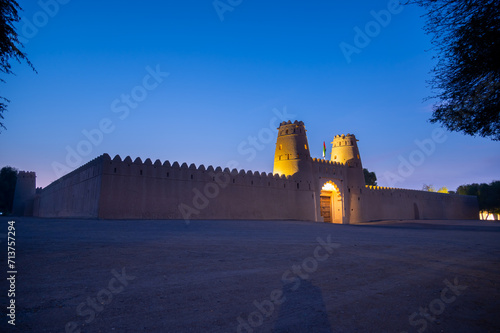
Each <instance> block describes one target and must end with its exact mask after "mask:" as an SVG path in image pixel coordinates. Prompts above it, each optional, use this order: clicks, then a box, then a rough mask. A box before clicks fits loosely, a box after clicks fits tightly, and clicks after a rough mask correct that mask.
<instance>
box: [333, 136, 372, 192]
mask: <svg viewBox="0 0 500 333" xmlns="http://www.w3.org/2000/svg"><path fill="white" fill-rule="evenodd" d="M357 142H358V140H357V139H356V136H355V135H354V134H349V133H347V135H344V134H342V135H336V136H335V137H334V138H333V142H332V156H331V161H332V162H337V163H341V164H345V165H346V166H347V168H348V171H347V172H348V175H347V176H348V179H349V185H350V186H364V185H365V178H364V175H363V165H362V164H361V158H360V156H359V149H358V144H357Z"/></svg>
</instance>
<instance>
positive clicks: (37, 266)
mask: <svg viewBox="0 0 500 333" xmlns="http://www.w3.org/2000/svg"><path fill="white" fill-rule="evenodd" d="M14 220H15V221H16V223H15V226H16V265H17V271H18V274H17V276H16V286H15V288H16V291H15V294H16V296H15V301H16V303H15V304H16V318H15V323H16V325H15V327H14V326H11V325H9V324H8V323H7V321H8V320H9V318H8V317H7V316H6V313H7V309H6V306H7V302H8V301H9V299H8V297H7V292H8V289H9V285H8V284H7V279H6V276H7V273H6V272H7V249H6V248H7V244H6V243H7V238H6V234H7V221H8V219H7V218H4V217H2V218H0V237H1V238H0V240H1V243H0V247H1V251H0V267H2V276H3V278H2V281H1V282H0V288H1V289H0V295H1V296H0V301H1V307H2V318H1V320H0V331H2V332H79V331H81V332H142V331H144V332H245V333H246V332H500V262H499V261H500V260H499V259H500V223H498V222H496V223H495V222H485V221H399V222H378V223H371V224H364V225H333V224H324V223H312V222H295V221H192V222H191V223H190V224H189V225H186V224H185V223H184V222H183V221H99V220H70V219H65V220H50V219H33V218H16V219H14Z"/></svg>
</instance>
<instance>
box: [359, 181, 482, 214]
mask: <svg viewBox="0 0 500 333" xmlns="http://www.w3.org/2000/svg"><path fill="white" fill-rule="evenodd" d="M350 197H351V203H352V202H356V201H357V202H359V206H358V209H359V212H357V213H356V212H351V223H356V222H364V221H376V220H398V219H409V220H419V219H426V220H429V219H440V220H446V219H448V220H452V219H475V220H477V219H478V218H479V213H478V212H479V210H478V202H477V198H476V197H474V196H464V195H456V194H446V193H435V192H425V191H416V190H404V189H394V188H384V187H377V186H366V187H364V188H351V189H350ZM351 206H353V205H351ZM351 209H352V208H351Z"/></svg>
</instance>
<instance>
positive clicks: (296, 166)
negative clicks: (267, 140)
mask: <svg viewBox="0 0 500 333" xmlns="http://www.w3.org/2000/svg"><path fill="white" fill-rule="evenodd" d="M273 173H274V174H276V173H277V174H279V175H286V176H292V175H297V174H303V175H304V177H306V178H308V177H310V176H311V173H312V162H311V154H310V152H309V143H308V142H307V135H306V127H305V126H304V123H303V122H302V121H297V120H296V121H294V122H293V123H292V122H291V121H288V122H282V123H281V124H280V127H278V139H277V141H276V152H275V154H274V169H273Z"/></svg>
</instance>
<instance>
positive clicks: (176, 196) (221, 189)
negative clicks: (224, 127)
mask: <svg viewBox="0 0 500 333" xmlns="http://www.w3.org/2000/svg"><path fill="white" fill-rule="evenodd" d="M102 168H103V169H102V184H101V195H100V201H99V212H98V216H99V218H103V219H296V220H297V219H298V220H314V218H315V216H314V214H315V211H314V194H313V191H312V189H310V184H308V183H307V182H304V181H301V180H296V179H293V178H292V177H285V176H281V177H280V176H278V175H274V176H273V175H272V174H266V173H259V172H251V171H243V170H241V171H239V172H238V171H237V170H236V169H234V170H232V171H230V170H229V169H227V168H226V169H225V170H222V168H220V167H217V168H215V169H214V168H213V167H212V166H209V167H208V168H205V167H204V166H203V165H200V166H199V167H196V166H195V165H194V164H191V165H190V166H188V165H187V164H186V163H183V164H182V165H179V163H177V162H174V163H173V164H170V162H168V161H166V162H164V163H163V164H162V163H161V161H159V160H156V162H154V163H152V161H151V160H150V159H146V160H145V161H144V162H142V161H141V160H140V159H139V158H137V159H135V160H134V161H132V159H131V158H130V157H126V158H125V159H124V160H121V158H120V156H116V157H115V158H113V159H111V158H110V157H109V156H108V155H107V154H105V155H103V156H102Z"/></svg>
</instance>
